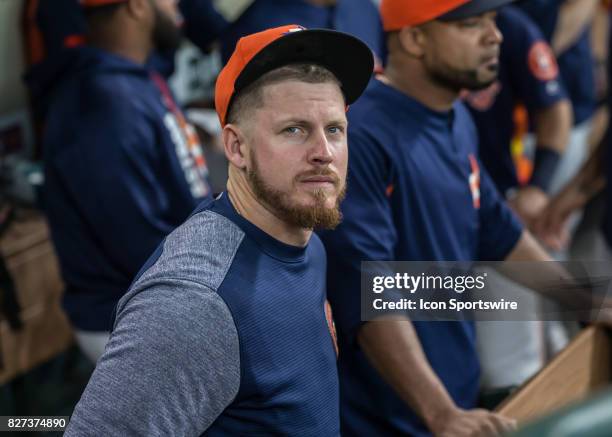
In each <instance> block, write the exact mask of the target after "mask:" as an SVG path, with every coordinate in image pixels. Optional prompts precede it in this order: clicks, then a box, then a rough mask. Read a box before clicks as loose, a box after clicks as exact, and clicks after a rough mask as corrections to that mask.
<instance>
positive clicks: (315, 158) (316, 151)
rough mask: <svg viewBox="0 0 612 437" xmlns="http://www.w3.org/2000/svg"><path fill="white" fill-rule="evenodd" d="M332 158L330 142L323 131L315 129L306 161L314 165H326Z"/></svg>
mask: <svg viewBox="0 0 612 437" xmlns="http://www.w3.org/2000/svg"><path fill="white" fill-rule="evenodd" d="M333 160H334V154H333V151H332V145H331V144H330V142H329V140H328V138H327V136H326V135H325V132H324V131H323V130H317V131H316V133H313V136H312V143H311V148H310V151H309V156H308V161H309V163H311V164H313V165H316V166H323V165H328V164H330V163H331V162H332V161H333Z"/></svg>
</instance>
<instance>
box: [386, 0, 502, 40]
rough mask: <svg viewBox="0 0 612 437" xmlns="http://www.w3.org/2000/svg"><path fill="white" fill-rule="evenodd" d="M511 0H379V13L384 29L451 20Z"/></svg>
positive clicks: (490, 9) (462, 17) (394, 29)
mask: <svg viewBox="0 0 612 437" xmlns="http://www.w3.org/2000/svg"><path fill="white" fill-rule="evenodd" d="M513 1H514V0H435V1H432V0H382V2H381V4H380V15H381V18H382V22H383V27H384V29H385V31H386V32H393V31H396V30H400V29H402V28H403V27H406V26H418V25H419V24H423V23H426V22H428V21H431V20H442V21H453V20H462V19H464V18H469V17H473V16H475V15H480V14H483V13H485V12H488V11H492V10H495V9H497V8H499V7H501V6H503V5H505V4H508V3H512V2H513Z"/></svg>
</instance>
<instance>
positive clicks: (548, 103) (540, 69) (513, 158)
mask: <svg viewBox="0 0 612 437" xmlns="http://www.w3.org/2000/svg"><path fill="white" fill-rule="evenodd" d="M497 27H498V28H499V30H500V32H501V34H502V35H503V42H502V44H501V48H500V59H499V75H498V80H497V81H495V82H494V83H493V84H492V85H491V86H490V87H488V88H486V89H485V90H481V91H476V92H473V93H470V94H469V95H468V97H467V98H466V101H467V102H468V108H469V109H470V112H471V113H472V116H473V118H474V121H475V123H476V127H477V128H478V136H479V140H480V142H479V147H480V150H479V152H480V157H481V159H482V162H483V164H484V166H485V167H486V169H487V171H488V172H489V174H490V175H491V178H492V179H493V181H494V182H495V185H496V186H497V188H498V190H499V191H500V193H501V194H502V196H504V197H506V199H507V200H508V202H509V205H510V206H511V208H512V209H513V210H514V211H515V212H516V213H517V214H518V215H519V217H520V218H521V220H522V222H523V223H524V224H525V225H526V226H528V227H531V226H532V225H533V224H534V223H535V221H536V220H537V219H538V218H540V215H541V214H542V211H543V210H544V208H545V207H546V205H547V203H548V201H549V198H548V194H547V192H548V189H549V187H550V184H551V181H552V179H553V177H554V174H555V172H556V169H557V167H558V164H559V162H560V160H561V158H562V153H563V151H564V149H565V146H566V144H567V141H568V138H569V132H570V129H571V126H572V108H571V103H570V101H569V99H568V98H567V97H566V93H565V90H564V88H563V84H562V81H561V79H560V76H559V68H558V66H557V61H556V58H555V56H554V54H553V52H552V49H551V48H550V46H549V45H548V43H547V42H546V40H545V39H544V37H543V35H542V33H541V31H540V30H539V28H538V27H537V25H536V24H535V23H533V21H532V20H531V18H530V17H529V16H527V15H526V14H525V13H524V12H523V11H521V10H520V9H518V8H516V7H515V6H512V5H508V6H504V7H503V8H501V9H500V10H499V13H498V16H497ZM529 125H532V127H533V130H534V136H535V138H536V148H535V165H533V166H532V165H526V162H527V158H526V157H525V155H526V137H527V133H528V131H529V127H530V126H529ZM488 274H489V277H488V283H489V284H490V286H491V294H492V296H498V297H500V298H503V297H505V296H508V295H510V294H514V293H515V291H514V290H520V289H521V288H520V286H519V285H517V284H515V283H511V282H508V280H507V279H506V278H500V277H499V275H496V274H495V272H492V271H489V272H488ZM517 292H520V291H517ZM531 298H532V299H533V305H534V306H535V305H538V303H537V302H538V298H537V296H531ZM476 330H477V346H478V348H477V349H478V354H479V358H480V362H481V370H482V371H481V387H482V390H483V391H486V390H487V389H489V390H491V392H492V393H495V395H496V396H497V397H499V394H500V393H503V390H505V389H508V388H511V387H515V386H517V385H520V384H522V383H523V382H524V381H525V380H526V379H527V378H529V377H531V376H532V375H533V374H534V373H535V372H536V371H538V370H539V369H540V368H541V367H542V365H543V364H544V363H545V362H546V355H545V354H543V353H542V351H543V350H547V349H548V350H553V351H554V350H556V349H557V348H560V347H563V335H562V334H563V330H562V328H561V326H560V325H558V324H557V323H556V322H544V321H528V322H525V321H522V322H513V323H510V322H503V323H495V322H483V323H480V324H477V325H476ZM550 330H554V332H555V335H554V336H553V335H547V332H549V331H550ZM553 339H554V341H553ZM549 344H550V345H549ZM509 345H514V347H509ZM547 346H548V347H547Z"/></svg>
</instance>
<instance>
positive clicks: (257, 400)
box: [66, 25, 373, 436]
mask: <svg viewBox="0 0 612 437" xmlns="http://www.w3.org/2000/svg"><path fill="white" fill-rule="evenodd" d="M372 68H373V59H372V54H371V51H370V50H369V49H368V47H367V46H366V45H365V44H364V43H362V42H361V41H359V40H358V39H356V38H354V37H351V36H349V35H347V34H343V33H339V32H334V31H329V30H305V29H304V28H302V27H300V26H295V25H291V26H284V27H280V28H274V29H269V30H267V31H263V32H260V33H256V34H253V35H250V36H247V37H244V38H242V39H241V40H240V42H239V43H238V45H237V47H236V50H235V52H234V54H233V55H232V57H231V58H230V60H229V61H228V63H227V65H226V66H225V68H224V69H223V71H222V72H221V74H220V75H219V78H218V80H217V85H216V96H215V99H216V100H215V104H216V109H217V113H218V115H219V119H220V121H221V125H222V126H223V144H224V147H225V154H226V156H227V159H228V160H229V179H228V182H227V191H226V192H224V193H222V194H220V195H219V196H218V197H217V198H216V199H215V200H214V201H212V202H206V203H205V204H203V205H202V206H200V207H199V208H198V209H197V210H196V211H195V212H194V213H193V214H192V215H191V217H190V218H189V219H188V220H187V221H186V222H185V223H184V224H183V225H182V226H180V227H179V228H177V229H176V230H175V231H174V232H172V233H171V234H170V235H169V236H168V237H167V238H166V239H165V240H164V242H163V243H162V244H161V245H160V247H159V248H158V250H157V252H156V253H155V254H154V255H153V256H152V257H151V258H150V260H149V261H148V262H147V264H146V265H145V267H144V268H143V269H141V273H140V274H139V275H138V277H137V279H136V280H135V282H134V284H133V285H132V286H131V288H130V290H129V291H128V293H127V294H126V295H125V296H124V297H123V298H122V299H121V301H120V302H119V304H118V306H117V309H116V318H115V322H114V329H113V332H112V334H111V338H110V341H109V343H108V346H107V349H106V351H105V353H104V355H103V356H102V358H101V359H100V361H99V362H98V366H97V367H96V370H95V372H94V374H93V376H92V378H91V380H90V382H89V384H88V386H87V389H86V390H85V392H84V394H83V397H82V398H81V400H80V402H79V404H78V405H77V407H76V409H75V412H74V415H73V416H72V418H71V422H70V425H69V428H68V430H67V434H66V435H68V436H71V435H79V436H80V435H94V434H95V435H147V436H148V435H184V436H197V435H201V434H203V433H206V435H312V436H315V435H316V436H336V435H338V434H339V432H340V424H339V412H338V407H339V403H338V379H337V369H336V351H335V341H334V339H335V334H334V332H333V325H332V323H331V317H330V314H329V311H328V307H327V305H326V293H325V280H326V278H325V270H326V256H325V250H324V248H323V245H322V243H321V241H320V240H319V239H318V238H317V237H316V235H313V229H315V228H333V227H335V226H336V225H337V224H338V223H339V221H340V217H341V216H340V212H339V209H338V208H339V203H340V200H341V199H342V196H343V192H344V187H345V177H346V171H347V160H348V150H347V121H346V114H345V112H346V107H347V105H348V104H351V103H353V102H354V101H355V100H356V99H357V98H358V96H359V95H360V94H361V92H362V91H363V89H364V88H365V87H366V84H367V82H368V80H369V78H370V75H371V72H372Z"/></svg>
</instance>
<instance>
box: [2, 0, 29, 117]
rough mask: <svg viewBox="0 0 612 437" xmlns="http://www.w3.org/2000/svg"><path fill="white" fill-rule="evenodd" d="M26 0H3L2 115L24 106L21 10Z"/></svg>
mask: <svg viewBox="0 0 612 437" xmlns="http://www.w3.org/2000/svg"><path fill="white" fill-rule="evenodd" d="M23 4H24V2H23V0H0V116H2V115H4V114H6V113H9V112H13V111H16V110H19V109H23V108H24V107H25V106H26V92H25V88H24V86H23V83H22V81H21V74H22V72H23V63H24V59H23V51H22V47H23V45H22V30H21V10H22V7H23Z"/></svg>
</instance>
